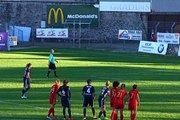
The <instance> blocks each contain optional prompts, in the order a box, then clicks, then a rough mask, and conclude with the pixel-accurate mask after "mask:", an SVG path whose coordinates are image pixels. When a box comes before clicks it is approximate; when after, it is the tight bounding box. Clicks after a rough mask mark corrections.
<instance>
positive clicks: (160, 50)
mask: <svg viewBox="0 0 180 120" xmlns="http://www.w3.org/2000/svg"><path fill="white" fill-rule="evenodd" d="M163 51H164V45H163V44H160V45H159V47H158V52H159V53H162V52H163Z"/></svg>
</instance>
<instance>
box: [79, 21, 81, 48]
mask: <svg viewBox="0 0 180 120" xmlns="http://www.w3.org/2000/svg"><path fill="white" fill-rule="evenodd" d="M79 48H81V21H79Z"/></svg>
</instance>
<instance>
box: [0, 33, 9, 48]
mask: <svg viewBox="0 0 180 120" xmlns="http://www.w3.org/2000/svg"><path fill="white" fill-rule="evenodd" d="M7 40H8V33H7V32H0V51H6V50H8V45H7V42H8V41H7Z"/></svg>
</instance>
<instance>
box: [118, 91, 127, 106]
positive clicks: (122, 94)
mask: <svg viewBox="0 0 180 120" xmlns="http://www.w3.org/2000/svg"><path fill="white" fill-rule="evenodd" d="M126 95H127V92H126V90H125V89H120V99H119V101H120V102H121V103H122V104H124V98H125V96H126Z"/></svg>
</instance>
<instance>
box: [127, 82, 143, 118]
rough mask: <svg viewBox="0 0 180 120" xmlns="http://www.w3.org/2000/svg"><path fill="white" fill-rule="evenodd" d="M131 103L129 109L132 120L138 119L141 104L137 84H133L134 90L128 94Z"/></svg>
mask: <svg viewBox="0 0 180 120" xmlns="http://www.w3.org/2000/svg"><path fill="white" fill-rule="evenodd" d="M128 99H129V104H128V109H129V110H130V111H131V120H135V119H136V112H137V108H138V106H139V105H140V97H139V91H138V89H137V85H133V87H132V90H131V91H129V94H128Z"/></svg>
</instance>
